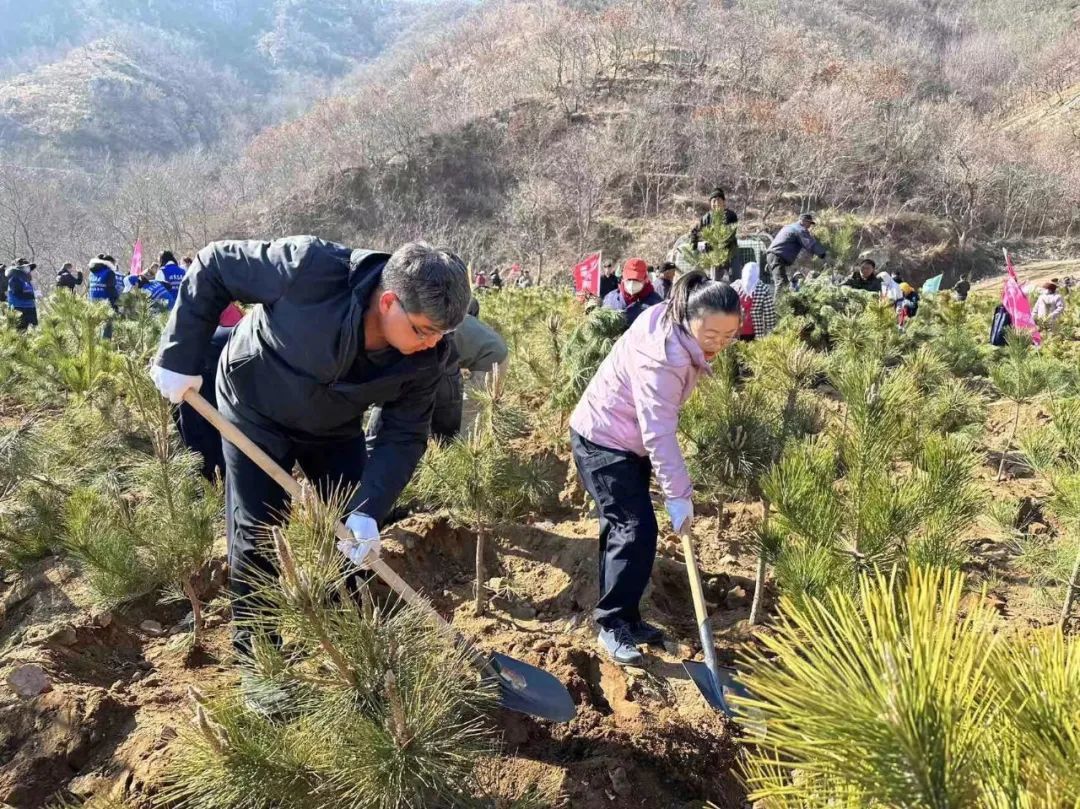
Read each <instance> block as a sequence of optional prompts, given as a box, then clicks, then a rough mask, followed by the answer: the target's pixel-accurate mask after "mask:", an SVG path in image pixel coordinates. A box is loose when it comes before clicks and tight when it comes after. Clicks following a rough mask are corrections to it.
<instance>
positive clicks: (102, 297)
mask: <svg viewBox="0 0 1080 809" xmlns="http://www.w3.org/2000/svg"><path fill="white" fill-rule="evenodd" d="M86 269H87V272H88V273H89V275H90V289H89V291H88V292H87V295H86V296H87V297H88V298H89V299H90V300H92V301H98V302H102V303H107V304H109V306H111V307H112V308H113V309H114V310H115V309H116V302H117V301H118V300H119V299H120V276H118V275H117V274H116V259H114V258H113V257H112V256H110V255H106V254H105V253H98V255H97V258H92V259H90V264H89V265H88V266H87V268H86Z"/></svg>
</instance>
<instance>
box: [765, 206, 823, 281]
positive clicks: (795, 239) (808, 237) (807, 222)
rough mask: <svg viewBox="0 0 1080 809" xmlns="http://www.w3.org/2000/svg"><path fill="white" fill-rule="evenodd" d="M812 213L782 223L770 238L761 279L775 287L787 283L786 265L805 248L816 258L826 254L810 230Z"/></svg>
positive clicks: (790, 263)
mask: <svg viewBox="0 0 1080 809" xmlns="http://www.w3.org/2000/svg"><path fill="white" fill-rule="evenodd" d="M814 224H815V222H814V215H813V214H812V213H809V212H808V213H804V214H803V215H802V216H800V217H799V221H798V222H792V223H791V224H790V225H784V226H783V227H782V228H780V232H779V233H777V234H776V237H775V238H774V239H773V240H772V244H770V245H769V249H768V250H767V251H766V252H765V274H764V276H763V280H765V281H767V282H769V283H772V284H773V285H775V286H776V288H777V289H780V288H781V287H786V286H787V285H788V276H787V271H788V267H790V266H791V265H792V264H794V263H795V259H797V258H798V257H799V253H801V252H802V251H803V250H805V251H806V252H808V253H812V254H813V255H815V256H817V257H818V258H821V259H824V258H825V256H826V255H827V252H826V250H825V247H824V246H823V245H822V244H821V242H819V241H818V240H817V239H815V238H814V235H813V234H812V233H811V232H810V231H811V230H812V229H813V227H814Z"/></svg>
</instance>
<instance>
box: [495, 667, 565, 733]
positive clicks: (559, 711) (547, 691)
mask: <svg viewBox="0 0 1080 809" xmlns="http://www.w3.org/2000/svg"><path fill="white" fill-rule="evenodd" d="M488 663H489V665H490V667H491V669H492V670H493V671H494V672H495V674H496V675H498V678H497V682H498V685H499V701H500V703H501V704H502V706H503V707H504V708H506V709H507V710H510V711H517V712H518V713H523V714H528V715H529V716H536V717H539V718H540V719H547V720H549V721H551V722H569V721H570V720H571V719H573V718H574V717H575V716H577V707H576V706H575V705H574V700H573V699H572V698H571V697H570V692H569V691H567V690H566V686H565V685H563V684H562V682H561V681H560V680H559V679H558V678H557V677H555V675H553V674H550V673H548V672H546V671H544V670H543V669H541V668H537V667H536V666H530V665H529V664H528V663H525V662H523V661H521V660H516V659H515V658H513V657H507V656H506V655H503V654H499V653H497V652H496V653H495V654H493V655H491V657H490V658H489V659H488ZM492 679H495V678H492Z"/></svg>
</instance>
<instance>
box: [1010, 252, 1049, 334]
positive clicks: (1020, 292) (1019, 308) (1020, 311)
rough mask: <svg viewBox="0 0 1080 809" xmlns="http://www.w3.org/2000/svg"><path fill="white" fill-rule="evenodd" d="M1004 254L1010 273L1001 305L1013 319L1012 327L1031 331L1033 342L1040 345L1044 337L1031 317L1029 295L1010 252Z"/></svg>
mask: <svg viewBox="0 0 1080 809" xmlns="http://www.w3.org/2000/svg"><path fill="white" fill-rule="evenodd" d="M1002 252H1004V253H1005V272H1006V273H1008V277H1007V278H1006V279H1005V288H1004V289H1003V290H1002V292H1001V305H1002V306H1004V307H1005V311H1006V312H1008V313H1009V317H1011V318H1012V327H1013V328H1014V329H1029V330H1030V331H1031V342H1032V343H1033V344H1034V345H1040V344H1041V343H1042V335H1041V334H1039V328H1038V326H1036V325H1035V318H1034V317H1032V315H1031V303H1030V302H1029V301H1028V297H1027V295H1025V294H1024V289H1023V287H1021V286H1020V279H1019V278H1017V277H1016V268H1015V267H1013V263H1012V260H1011V259H1010V258H1009V251H1008V250H1005V248H1002Z"/></svg>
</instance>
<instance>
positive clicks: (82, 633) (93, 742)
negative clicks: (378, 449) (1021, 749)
mask: <svg viewBox="0 0 1080 809" xmlns="http://www.w3.org/2000/svg"><path fill="white" fill-rule="evenodd" d="M1012 407H1013V406H1012V404H1011V403H1009V402H996V403H992V404H991V407H990V417H989V421H988V429H987V432H986V438H985V439H984V440H985V442H986V444H985V447H984V448H985V450H986V462H985V464H984V466H983V467H982V468H981V469H980V472H979V474H980V477H981V478H982V479H983V480H984V481H985V485H986V488H987V491H988V493H992V496H993V497H995V498H999V499H1000V498H1003V497H1007V498H1014V499H1019V498H1027V500H1026V501H1025V503H1026V506H1025V508H1026V511H1027V514H1026V515H1025V516H1026V520H1025V523H1026V525H1025V528H1024V530H1027V531H1028V532H1029V533H1031V532H1035V533H1038V532H1043V533H1045V534H1046V536H1047V538H1050V537H1052V536H1053V535H1054V534H1055V532H1056V529H1055V527H1054V526H1053V525H1052V524H1050V522H1049V520H1047V519H1046V518H1045V517H1044V516H1043V514H1042V511H1041V501H1042V499H1043V498H1045V496H1046V493H1047V492H1046V489H1045V486H1044V485H1043V484H1042V483H1041V482H1040V481H1039V480H1037V479H1036V478H1034V477H1032V476H1030V474H1029V473H1026V472H1025V470H1024V469H1023V468H1022V467H1021V466H1020V465H1019V464H1012V463H1007V464H1006V470H1007V473H1008V474H1007V475H1006V479H1005V480H1004V481H1003V482H1002V483H1000V484H996V483H995V482H994V478H995V475H996V472H997V461H998V459H999V457H1000V455H999V454H998V453H1000V452H1001V451H1002V449H1003V448H1004V441H1005V436H1006V435H1007V429H1008V426H1009V422H1010V420H1011V417H1012V412H1013V411H1012ZM1045 419H1046V414H1045V412H1044V410H1043V408H1042V406H1040V404H1039V403H1035V404H1033V405H1031V406H1030V407H1025V408H1024V410H1023V411H1022V417H1021V431H1023V429H1024V428H1025V427H1026V428H1033V427H1036V426H1037V425H1039V424H1040V423H1043V422H1044V421H1045ZM575 499H576V498H574V497H573V496H570V497H569V498H566V499H565V500H568V501H569V502H574V501H575ZM582 513H583V512H580V511H576V510H572V511H564V512H563V513H561V514H559V515H558V516H557V518H555V519H550V518H549V519H537V520H535V521H532V522H529V523H528V524H521V525H511V526H505V527H503V528H501V529H499V530H498V531H496V532H495V534H494V536H492V537H491V538H490V539H489V552H488V559H489V570H488V573H487V575H488V584H489V588H488V594H489V602H488V611H487V614H486V615H485V616H483V617H477V616H475V615H474V614H473V605H472V579H473V559H474V556H473V554H474V542H475V536H474V535H473V534H472V533H471V532H470V531H468V530H466V529H464V528H460V527H455V526H453V525H451V524H450V523H448V522H447V521H446V520H445V519H444V518H442V517H440V516H438V515H428V514H420V515H414V516H411V517H408V518H407V519H405V520H404V521H402V522H401V523H398V524H397V525H396V526H394V527H393V528H392V529H391V530H390V531H389V540H388V542H387V543H386V546H385V557H386V558H387V560H388V561H389V562H390V564H391V565H392V566H393V567H394V568H395V569H397V570H398V572H399V573H401V574H402V575H403V576H405V577H406V578H407V579H408V580H409V581H410V582H412V583H414V585H417V586H421V587H422V588H423V589H424V591H425V592H426V593H427V594H428V595H429V596H430V597H431V598H432V600H433V602H434V604H435V606H436V608H437V609H438V610H439V611H440V612H441V613H442V614H443V615H444V616H446V617H448V618H451V619H452V620H453V622H454V624H455V626H457V627H458V628H459V629H461V630H462V631H464V632H465V633H467V634H469V635H471V636H473V637H474V638H476V640H477V642H478V644H479V645H480V646H481V647H483V648H485V649H489V650H498V651H501V652H503V653H505V654H509V655H512V656H515V657H519V658H521V659H523V660H525V661H527V662H529V663H532V664H535V665H539V666H542V667H543V668H545V669H547V670H548V671H551V672H552V673H553V674H555V675H556V676H557V677H558V678H559V679H561V680H562V681H563V682H564V683H566V685H567V687H568V688H569V690H570V691H571V693H572V695H573V697H574V700H575V702H576V703H577V705H578V715H577V718H576V719H574V720H573V721H572V722H570V723H568V724H564V725H555V724H551V723H546V722H542V721H538V720H533V719H531V718H529V717H526V716H522V715H517V714H511V713H506V712H503V713H500V714H498V715H497V716H496V717H495V721H496V722H497V723H498V726H499V727H500V728H501V730H502V732H503V735H504V743H505V745H504V746H505V755H504V756H503V757H502V758H500V759H499V760H498V761H497V763H495V764H494V765H493V769H492V772H491V773H489V778H490V779H492V780H493V781H495V782H497V783H498V784H499V785H500V791H501V792H502V793H504V794H514V793H515V792H522V791H524V790H526V789H527V788H529V786H530V785H540V787H541V788H542V790H544V791H546V792H547V793H548V794H549V795H551V796H552V797H553V798H554V800H553V804H554V805H557V806H565V807H575V809H593V807H610V806H617V807H635V806H640V807H659V808H662V807H679V808H680V809H684V808H685V807H703V806H706V805H707V803H706V802H711V804H713V805H715V806H716V807H722V808H723V809H729V808H734V807H744V806H747V805H748V804H747V802H746V798H745V792H744V791H743V789H742V788H741V786H740V784H739V782H738V778H737V775H736V767H735V762H736V758H737V752H738V746H737V745H738V741H737V735H738V733H737V730H736V729H735V728H734V727H733V726H732V725H730V724H729V723H728V722H726V721H725V719H724V718H723V717H722V716H721V715H719V714H717V713H715V712H714V711H712V710H711V709H710V708H709V707H708V706H707V704H706V703H705V701H704V700H703V699H702V697H701V695H700V694H699V693H698V692H697V690H696V688H695V686H694V685H693V683H692V681H691V680H690V679H689V678H688V677H687V675H686V674H685V672H684V671H683V668H682V665H681V663H682V661H683V660H684V659H687V658H693V657H695V656H697V657H698V659H700V649H699V648H698V640H697V632H696V627H695V622H694V618H693V611H692V607H691V602H690V594H689V585H688V582H687V578H686V570H685V565H684V564H683V560H682V556H681V551H680V549H679V546H678V544H677V543H676V542H675V541H674V540H673V538H670V537H667V538H663V539H662V540H661V542H660V548H659V554H658V558H657V562H656V566H655V569H654V574H653V580H652V585H651V587H650V589H649V591H648V593H647V595H646V601H645V604H644V609H645V611H646V613H647V615H648V617H649V618H650V620H652V621H654V622H655V623H657V624H659V625H661V626H662V627H664V628H665V629H666V630H667V633H668V638H669V640H668V642H667V643H666V645H665V646H664V647H659V648H650V649H649V652H648V656H647V661H646V663H645V665H644V666H643V667H642V668H621V667H618V666H615V665H613V664H612V663H610V662H608V661H607V659H606V658H605V657H604V656H603V655H602V653H601V652H600V650H599V648H598V647H597V644H596V636H595V631H594V629H593V628H592V626H591V623H590V620H589V610H590V606H591V604H592V603H593V601H594V600H595V597H596V573H595V564H596V544H595V543H596V539H595V531H596V524H595V521H594V520H593V519H592V518H588V517H582V516H581V515H582ZM760 513H761V512H760V504H758V503H754V502H750V503H741V502H735V503H729V504H728V505H727V506H726V507H725V509H724V512H723V514H720V515H717V514H715V513H714V514H711V515H707V516H706V517H705V518H704V519H702V520H699V522H698V525H697V543H698V549H699V550H698V554H699V562H700V565H701V568H702V574H703V578H704V581H705V585H706V587H705V589H706V598H707V601H708V602H709V609H710V613H711V614H712V621H713V627H714V630H715V637H716V643H717V647H718V652H719V656H720V659H721V662H722V663H727V664H731V663H733V662H734V661H735V659H736V655H737V649H738V647H739V646H740V645H742V644H745V643H748V642H750V643H752V642H753V637H754V635H753V631H754V630H751V629H750V628H748V627H747V625H746V618H747V615H748V613H749V604H750V600H751V598H752V597H753V573H754V566H755V559H754V556H753V552H752V549H751V543H750V542H749V539H750V537H751V534H752V531H753V529H754V526H755V525H756V523H757V521H758V520H759V519H760ZM965 538H966V539H968V540H969V541H970V543H971V549H972V559H971V563H970V564H969V571H970V573H971V574H972V575H971V579H970V581H971V586H972V589H973V591H975V592H974V594H973V596H972V597H976V598H982V597H984V596H983V595H982V594H981V593H979V592H978V590H979V589H980V588H981V587H983V586H984V585H985V587H986V588H987V589H986V596H985V597H986V598H988V599H990V600H991V601H992V602H993V603H994V604H995V606H996V607H997V608H998V609H999V611H1000V612H1001V613H1002V614H1003V615H1004V616H1005V617H1006V618H1007V619H1008V620H1009V622H1010V624H1015V625H1028V624H1030V625H1044V624H1049V623H1052V622H1053V621H1054V620H1055V617H1056V611H1057V608H1058V605H1057V604H1056V603H1054V602H1053V601H1052V600H1050V599H1048V598H1047V594H1046V593H1045V592H1044V591H1042V590H1041V589H1040V588H1039V587H1037V586H1036V585H1035V584H1033V582H1032V580H1031V578H1030V577H1029V576H1028V575H1027V574H1026V573H1025V572H1024V571H1023V570H1022V569H1020V568H1019V566H1018V565H1016V564H1015V562H1016V555H1017V552H1018V550H1017V547H1016V543H1015V542H1014V541H1012V540H1010V538H1009V537H1007V536H1003V535H1002V533H1001V532H1000V531H997V530H995V529H994V527H993V526H991V525H989V524H987V523H986V522H985V521H981V522H980V523H979V524H978V525H977V526H976V527H975V528H973V529H972V530H971V531H970V532H969V535H968V536H967V537H965ZM766 595H767V596H769V598H767V599H766V605H767V606H772V602H773V599H772V598H771V596H773V595H774V594H773V593H771V592H767V594H766ZM0 599H2V603H3V608H2V612H0V682H3V685H0V804H7V805H8V806H12V807H19V809H22V808H23V807H26V809H32V808H33V807H41V806H46V805H47V804H49V803H50V802H53V801H55V800H57V799H59V798H80V797H82V798H85V797H88V796H90V795H109V794H112V795H115V796H118V797H120V796H123V797H125V798H126V799H127V800H129V801H130V803H131V805H133V806H143V805H148V802H149V797H150V796H152V795H153V793H154V790H155V788H156V787H155V785H156V783H157V781H158V779H159V778H160V774H161V772H162V765H163V764H164V763H165V761H166V760H167V758H168V756H169V755H170V742H171V740H172V739H173V738H174V737H175V735H176V729H177V728H178V727H179V726H180V725H181V724H182V723H186V722H188V721H190V718H191V711H190V706H189V704H188V702H187V699H186V696H185V695H186V691H187V688H188V686H189V685H192V684H198V685H199V687H200V688H202V689H204V690H205V689H213V688H214V687H215V685H217V684H224V683H226V682H228V681H230V679H231V678H233V677H235V670H234V669H233V667H232V665H231V660H230V647H229V640H228V624H227V618H228V605H227V602H226V601H225V599H224V598H223V597H220V596H219V597H218V598H216V600H214V601H212V602H211V604H210V607H209V609H208V614H209V618H208V622H209V625H210V628H209V629H208V631H207V632H206V633H205V637H204V640H203V643H202V645H201V646H200V648H199V649H198V650H197V651H192V650H191V649H190V647H189V644H188V643H187V640H188V638H189V632H188V631H187V629H186V627H185V626H184V625H183V623H182V621H183V619H184V617H185V615H186V613H187V605H186V603H172V604H165V605H162V604H157V603H154V602H152V601H146V602H140V603H136V604H133V605H130V606H129V607H128V608H126V609H125V610H123V611H117V612H113V613H111V614H110V613H104V614H103V613H100V612H98V611H95V609H94V608H93V606H92V604H91V601H90V598H89V594H88V593H87V591H86V588H85V585H84V583H83V582H82V580H81V578H80V577H79V576H78V575H77V574H76V573H75V572H74V571H73V570H72V569H70V568H69V567H68V566H67V565H66V563H64V562H63V561H61V560H57V559H47V560H45V561H43V562H41V563H39V564H38V565H36V566H34V567H32V568H30V569H27V570H25V571H21V572H17V573H16V572H8V574H7V575H6V576H5V577H4V578H3V579H2V581H0ZM147 620H153V621H157V622H158V623H160V625H161V626H162V627H164V632H165V634H164V635H163V636H157V633H156V632H153V631H147V630H146V629H143V628H142V625H143V622H145V621H147ZM756 631H763V630H761V629H758V630H756ZM764 631H767V629H765V630H764ZM28 664H37V665H40V666H41V667H42V668H44V670H45V671H46V672H47V673H48V675H49V678H50V680H51V689H50V690H48V691H46V692H45V693H42V694H40V695H38V696H35V697H30V698H21V697H18V696H16V694H15V693H13V691H12V689H11V688H10V687H9V686H8V684H7V678H8V675H9V673H10V672H11V671H13V670H14V669H16V668H17V667H19V666H22V665H28Z"/></svg>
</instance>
